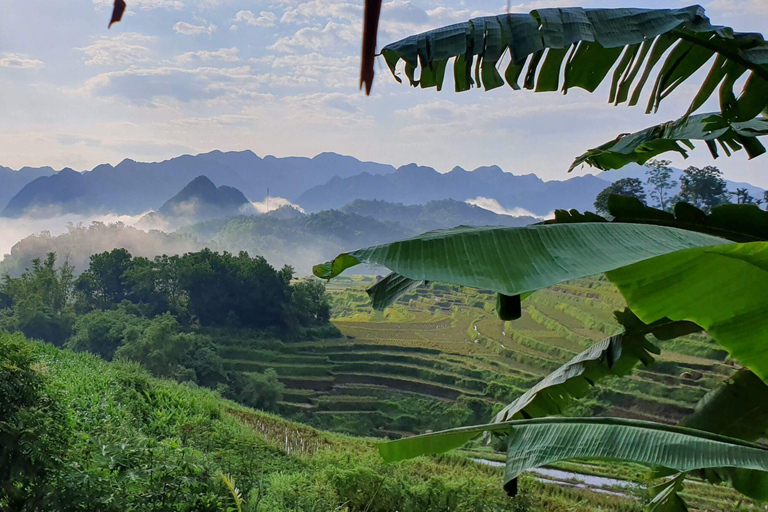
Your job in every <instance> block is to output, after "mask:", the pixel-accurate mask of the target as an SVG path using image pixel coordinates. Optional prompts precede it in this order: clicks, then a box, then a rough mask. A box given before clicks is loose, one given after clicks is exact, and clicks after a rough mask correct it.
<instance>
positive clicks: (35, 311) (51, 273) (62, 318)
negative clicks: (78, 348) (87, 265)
mask: <svg viewBox="0 0 768 512" xmlns="http://www.w3.org/2000/svg"><path fill="white" fill-rule="evenodd" d="M73 273H74V269H73V267H72V266H71V265H69V264H68V263H66V262H65V263H64V264H63V265H61V266H60V267H58V268H57V267H56V255H55V254H53V253H49V254H48V256H47V257H46V258H45V260H44V261H41V260H39V259H35V260H33V261H32V268H29V269H26V270H25V271H24V273H22V274H21V276H20V277H18V278H11V277H10V276H8V275H7V274H6V275H5V277H4V280H3V283H2V286H0V291H2V294H3V296H4V297H6V304H5V306H6V309H3V310H2V312H0V325H2V327H4V328H5V329H7V330H9V331H20V332H23V333H24V334H25V335H26V336H29V337H31V338H37V339H42V340H45V341H48V342H50V343H54V344H57V345H60V344H62V343H64V341H65V340H66V339H67V338H68V337H69V335H70V331H71V328H72V324H73V322H74V311H73V308H72V293H73V282H74V274H73Z"/></svg>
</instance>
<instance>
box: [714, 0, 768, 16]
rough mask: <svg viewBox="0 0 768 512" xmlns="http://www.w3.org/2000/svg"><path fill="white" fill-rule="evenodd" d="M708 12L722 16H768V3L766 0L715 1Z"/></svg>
mask: <svg viewBox="0 0 768 512" xmlns="http://www.w3.org/2000/svg"><path fill="white" fill-rule="evenodd" d="M707 10H708V11H710V12H713V13H716V14H719V15H721V16H728V17H734V16H744V15H748V16H768V2H766V1H765V0H715V1H714V2H711V3H709V4H708V5H707Z"/></svg>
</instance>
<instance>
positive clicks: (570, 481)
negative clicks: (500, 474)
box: [472, 458, 637, 496]
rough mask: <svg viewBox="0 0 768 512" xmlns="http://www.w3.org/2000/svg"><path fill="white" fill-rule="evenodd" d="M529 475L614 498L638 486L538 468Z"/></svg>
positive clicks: (496, 464) (490, 462)
mask: <svg viewBox="0 0 768 512" xmlns="http://www.w3.org/2000/svg"><path fill="white" fill-rule="evenodd" d="M472 460H473V461H474V462H477V463H479V464H484V465H486V466H493V467H501V468H503V467H504V466H505V464H504V463H503V462H499V461H495V460H488V459H475V458H473V459H472ZM529 473H532V474H534V475H536V477H535V478H536V479H537V480H538V481H540V482H545V483H554V484H559V485H564V486H568V487H575V488H577V489H589V490H590V491H595V492H599V493H602V494H610V495H613V496H626V492H621V491H619V490H617V489H625V490H629V489H631V488H635V487H637V484H635V483H633V482H628V481H626V480H618V479H616V478H606V477H602V476H594V475H582V474H579V473H572V472H570V471H562V470H559V469H549V468H536V469H532V470H530V471H529Z"/></svg>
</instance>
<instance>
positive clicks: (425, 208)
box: [341, 199, 538, 234]
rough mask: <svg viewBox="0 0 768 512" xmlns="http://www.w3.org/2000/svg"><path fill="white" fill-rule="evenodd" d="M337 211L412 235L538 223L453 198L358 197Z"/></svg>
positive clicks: (527, 218) (529, 218)
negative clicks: (417, 200)
mask: <svg viewBox="0 0 768 512" xmlns="http://www.w3.org/2000/svg"><path fill="white" fill-rule="evenodd" d="M341 211H343V212H345V213H355V214H357V215H367V216H370V217H373V218H374V219H378V220H383V221H388V222H398V223H400V224H402V225H403V226H405V227H407V228H408V229H410V230H412V231H413V232H414V234H416V233H424V232H426V231H431V230H433V229H448V228H454V227H456V226H462V225H463V226H509V227H515V226H525V225H528V224H532V223H534V222H538V219H536V218H534V217H527V216H521V217H512V216H510V215H499V214H497V213H494V212H492V211H489V210H485V209H483V208H480V207H479V206H475V205H472V204H467V203H464V202H461V201H455V200H453V199H443V200H439V201H429V202H428V203H426V204H424V205H404V204H402V203H388V202H386V201H377V200H373V201H366V200H363V199H358V200H356V201H353V202H351V203H349V204H348V205H346V206H344V207H343V208H342V209H341Z"/></svg>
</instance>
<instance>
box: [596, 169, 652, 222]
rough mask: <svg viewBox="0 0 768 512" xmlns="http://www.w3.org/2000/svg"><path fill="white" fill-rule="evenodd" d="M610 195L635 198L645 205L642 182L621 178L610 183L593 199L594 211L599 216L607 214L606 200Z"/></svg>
mask: <svg viewBox="0 0 768 512" xmlns="http://www.w3.org/2000/svg"><path fill="white" fill-rule="evenodd" d="M611 195H619V196H625V197H636V198H637V199H639V200H640V201H641V202H642V203H643V204H645V189H644V188H643V182H642V181H640V180H639V179H637V178H622V179H620V180H618V181H615V182H613V183H611V185H610V186H608V187H606V188H605V189H604V190H602V191H601V192H600V193H599V194H597V198H596V199H595V211H596V212H597V213H599V214H601V215H606V214H608V198H609V197H610V196H611Z"/></svg>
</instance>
